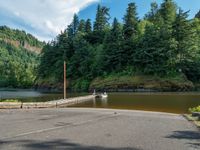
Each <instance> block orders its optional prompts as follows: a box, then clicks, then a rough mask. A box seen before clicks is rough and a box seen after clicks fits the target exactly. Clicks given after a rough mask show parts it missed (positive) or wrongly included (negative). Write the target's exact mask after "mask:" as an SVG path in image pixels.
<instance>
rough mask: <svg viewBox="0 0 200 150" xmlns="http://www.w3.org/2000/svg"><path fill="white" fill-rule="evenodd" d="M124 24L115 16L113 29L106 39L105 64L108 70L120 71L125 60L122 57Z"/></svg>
mask: <svg viewBox="0 0 200 150" xmlns="http://www.w3.org/2000/svg"><path fill="white" fill-rule="evenodd" d="M122 39H123V37H122V26H121V25H120V23H119V22H118V21H117V19H116V18H114V21H113V25H112V29H111V31H110V32H109V33H108V34H107V37H106V39H105V41H104V50H105V58H104V65H105V70H106V71H107V72H112V71H119V70H121V69H122V65H123V63H124V61H125V60H123V58H122V55H123V54H122V53H123V51H122V47H121V44H122Z"/></svg>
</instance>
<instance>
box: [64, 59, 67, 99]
mask: <svg viewBox="0 0 200 150" xmlns="http://www.w3.org/2000/svg"><path fill="white" fill-rule="evenodd" d="M66 83H67V81H66V61H64V99H66V87H67V85H66Z"/></svg>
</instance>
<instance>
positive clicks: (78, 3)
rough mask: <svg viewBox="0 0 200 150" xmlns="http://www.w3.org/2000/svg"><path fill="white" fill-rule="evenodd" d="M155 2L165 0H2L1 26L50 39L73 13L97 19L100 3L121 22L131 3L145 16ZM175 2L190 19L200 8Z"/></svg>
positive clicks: (196, 1)
mask: <svg viewBox="0 0 200 150" xmlns="http://www.w3.org/2000/svg"><path fill="white" fill-rule="evenodd" d="M153 1H156V2H157V3H159V4H160V3H161V2H162V1H163V0H0V25H7V26H9V27H11V28H17V29H21V30H25V31H26V32H29V33H31V34H33V35H34V36H36V37H37V38H39V39H40V40H45V41H49V40H51V39H53V38H55V37H56V35H57V34H59V33H60V31H61V30H64V29H65V28H66V27H67V25H68V24H69V23H70V22H71V20H72V17H73V14H74V13H78V14H79V18H81V19H87V18H90V19H92V20H94V18H95V12H96V7H97V4H98V3H100V4H102V5H104V6H107V7H109V8H110V14H111V22H112V19H113V18H114V17H117V18H118V20H119V21H122V18H123V16H124V14H125V11H126V8H127V5H128V3H130V2H135V3H136V5H137V9H138V16H139V18H142V17H143V16H144V14H146V13H147V12H148V11H149V9H150V3H151V2H153ZM175 2H176V3H177V5H178V6H179V7H181V8H182V9H183V10H185V11H187V10H190V13H189V14H190V16H189V18H193V17H194V15H195V14H196V13H197V12H198V11H199V10H200V0H175Z"/></svg>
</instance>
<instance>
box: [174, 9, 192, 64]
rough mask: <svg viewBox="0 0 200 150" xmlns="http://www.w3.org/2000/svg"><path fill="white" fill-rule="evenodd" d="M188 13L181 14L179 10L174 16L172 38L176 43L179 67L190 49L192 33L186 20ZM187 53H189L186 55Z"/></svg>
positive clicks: (181, 11)
mask: <svg viewBox="0 0 200 150" xmlns="http://www.w3.org/2000/svg"><path fill="white" fill-rule="evenodd" d="M187 17H188V12H183V10H182V9H179V13H178V14H177V16H176V20H175V23H174V31H173V32H174V33H173V36H174V37H175V39H176V41H177V42H178V43H177V58H178V63H179V64H180V65H181V62H182V61H184V59H186V57H187V56H188V54H189V53H190V52H189V49H190V47H191V44H192V43H191V42H192V41H193V39H192V34H193V33H192V32H191V25H190V22H189V20H187ZM188 52H189V53H188Z"/></svg>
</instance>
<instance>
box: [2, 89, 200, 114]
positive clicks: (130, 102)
mask: <svg viewBox="0 0 200 150" xmlns="http://www.w3.org/2000/svg"><path fill="white" fill-rule="evenodd" d="M81 95H87V93H68V95H67V96H68V97H74V96H81ZM62 97H63V95H62V94H61V93H42V92H37V91H24V90H19V91H0V99H18V100H21V101H26V102H27V101H28V102H39V101H49V100H57V99H61V98H62ZM198 105H200V92H188V93H187V92H186V93H109V94H108V98H107V99H94V100H91V101H88V102H84V103H81V104H77V105H73V106H71V107H88V108H114V109H136V110H147V111H159V112H170V113H187V112H188V108H190V107H195V106H198Z"/></svg>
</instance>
